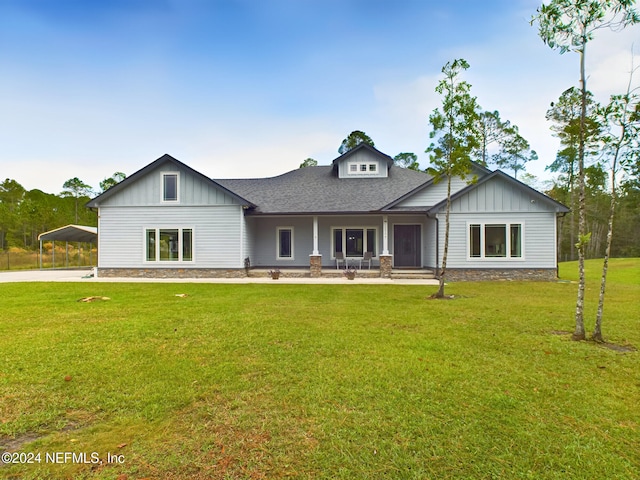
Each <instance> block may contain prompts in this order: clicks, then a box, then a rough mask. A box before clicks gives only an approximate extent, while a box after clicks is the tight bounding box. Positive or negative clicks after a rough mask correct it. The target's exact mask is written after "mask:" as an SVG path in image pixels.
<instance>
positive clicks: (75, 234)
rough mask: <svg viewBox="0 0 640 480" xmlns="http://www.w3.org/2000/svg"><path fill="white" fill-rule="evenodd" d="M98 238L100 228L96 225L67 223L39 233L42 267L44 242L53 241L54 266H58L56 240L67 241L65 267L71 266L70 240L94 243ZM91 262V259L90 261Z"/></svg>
mask: <svg viewBox="0 0 640 480" xmlns="http://www.w3.org/2000/svg"><path fill="white" fill-rule="evenodd" d="M97 240H98V229H97V228H96V227H87V226H85V225H67V226H65V227H60V228H56V229H55V230H49V231H48V232H44V233H41V234H40V235H38V241H39V242H40V258H39V263H40V269H42V243H43V242H53V248H52V250H51V251H52V255H53V261H52V268H55V266H56V248H55V247H56V241H58V242H65V267H68V266H69V242H77V243H92V244H96V243H97ZM89 258H90V259H91V249H89ZM90 263H91V261H90Z"/></svg>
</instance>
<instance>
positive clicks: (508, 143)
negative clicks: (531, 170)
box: [492, 125, 538, 178]
mask: <svg viewBox="0 0 640 480" xmlns="http://www.w3.org/2000/svg"><path fill="white" fill-rule="evenodd" d="M499 143H500V151H499V152H498V153H496V154H495V155H494V156H493V157H492V162H493V163H495V164H496V165H498V166H499V167H501V168H509V169H510V170H513V176H514V177H515V178H518V172H519V171H520V170H524V164H525V163H527V162H532V161H534V160H537V159H538V154H537V153H536V151H535V150H531V146H530V145H529V142H527V141H526V140H525V139H524V138H523V137H522V136H521V135H520V133H519V132H518V127H516V126H515V125H513V126H509V127H508V128H507V129H505V134H504V136H503V137H502V138H501V139H500V140H499Z"/></svg>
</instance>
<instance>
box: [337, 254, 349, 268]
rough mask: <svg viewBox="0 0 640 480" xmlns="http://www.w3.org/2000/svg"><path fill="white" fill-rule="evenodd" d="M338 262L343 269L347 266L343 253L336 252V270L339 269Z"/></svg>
mask: <svg viewBox="0 0 640 480" xmlns="http://www.w3.org/2000/svg"><path fill="white" fill-rule="evenodd" d="M340 262H342V263H343V264H344V266H345V267H346V266H347V261H346V259H345V258H344V253H342V252H336V270H337V269H338V268H340Z"/></svg>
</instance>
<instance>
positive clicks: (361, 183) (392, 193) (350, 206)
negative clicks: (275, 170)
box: [215, 166, 431, 214]
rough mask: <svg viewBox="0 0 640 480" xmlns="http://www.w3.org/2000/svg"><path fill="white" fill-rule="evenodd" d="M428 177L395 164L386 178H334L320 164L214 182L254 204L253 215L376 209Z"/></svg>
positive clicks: (333, 170) (357, 211) (410, 189)
mask: <svg viewBox="0 0 640 480" xmlns="http://www.w3.org/2000/svg"><path fill="white" fill-rule="evenodd" d="M430 179H431V177H430V176H429V175H427V174H425V173H423V172H417V171H414V170H408V169H404V168H399V167H392V168H390V169H389V176H388V177H387V178H338V176H337V174H336V171H335V169H334V168H333V167H332V166H320V167H306V168H300V169H298V170H293V171H291V172H288V173H285V174H283V175H279V176H277V177H271V178H254V179H226V180H218V179H216V180H215V182H216V183H218V184H220V185H222V186H223V187H225V188H227V189H229V190H231V191H232V192H234V193H236V194H237V195H240V196H241V197H242V198H245V199H247V200H248V201H249V202H251V203H252V204H254V205H257V207H256V208H255V210H254V212H255V213H257V214H297V213H303V214H311V213H317V214H322V213H365V212H371V211H378V210H381V209H382V208H383V207H385V206H386V205H388V204H389V203H391V202H393V201H394V200H396V199H397V198H399V197H401V196H403V195H405V194H406V193H408V192H410V191H412V190H413V189H415V188H417V187H418V186H420V185H422V184H424V183H426V182H428V181H429V180H430Z"/></svg>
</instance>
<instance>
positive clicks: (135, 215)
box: [98, 205, 243, 268]
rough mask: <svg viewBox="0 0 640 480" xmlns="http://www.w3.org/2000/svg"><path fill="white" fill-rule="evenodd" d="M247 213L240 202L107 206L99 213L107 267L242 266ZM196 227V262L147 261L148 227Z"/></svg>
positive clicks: (102, 260) (101, 263) (103, 260)
mask: <svg viewBox="0 0 640 480" xmlns="http://www.w3.org/2000/svg"><path fill="white" fill-rule="evenodd" d="M241 221H242V213H241V207H240V206H238V205H224V206H210V207H179V206H175V207H169V206H162V207H103V208H101V209H100V219H99V231H98V233H99V239H100V250H99V267H101V268H153V267H155V266H158V267H165V268H166V267H176V268H189V267H191V268H241V267H242V266H243V259H242V245H243V242H242V239H241V235H242V228H241ZM146 227H149V228H193V229H194V257H195V261H194V262H183V263H177V262H176V263H172V262H162V263H161V262H145V261H144V248H145V242H144V229H145V228H146Z"/></svg>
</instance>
